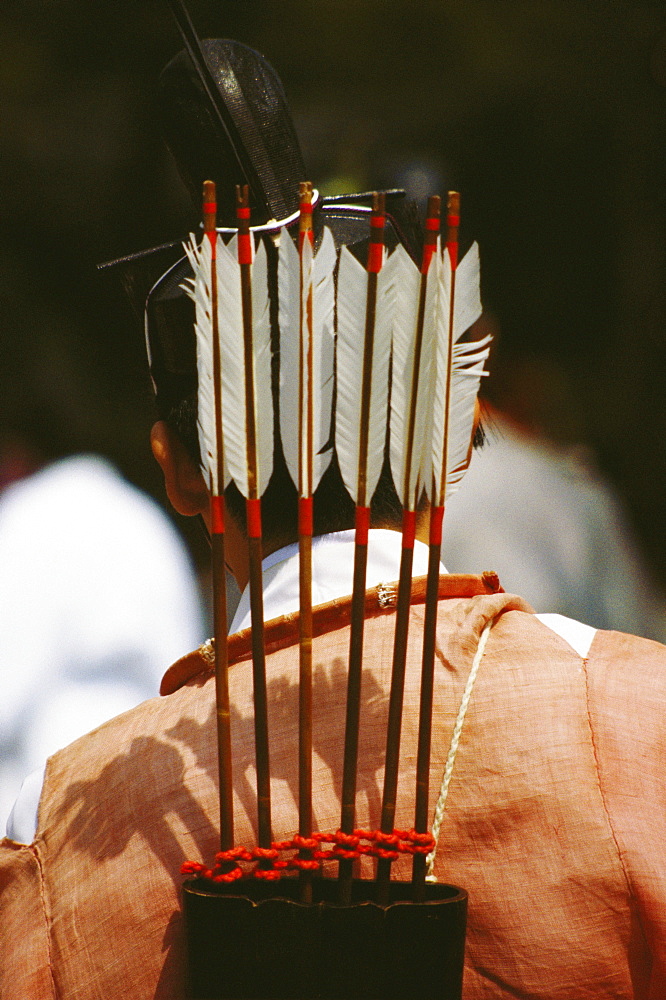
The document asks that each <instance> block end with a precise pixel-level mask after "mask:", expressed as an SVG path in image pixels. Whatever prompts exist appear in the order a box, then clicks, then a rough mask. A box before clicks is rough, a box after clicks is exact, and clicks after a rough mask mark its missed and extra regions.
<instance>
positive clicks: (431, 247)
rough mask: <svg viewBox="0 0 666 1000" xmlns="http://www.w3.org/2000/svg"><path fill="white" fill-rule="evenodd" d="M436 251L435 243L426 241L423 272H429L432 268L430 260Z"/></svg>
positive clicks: (422, 265)
mask: <svg viewBox="0 0 666 1000" xmlns="http://www.w3.org/2000/svg"><path fill="white" fill-rule="evenodd" d="M434 252H435V244H434V243H426V244H425V245H424V247H423V263H422V264H421V274H427V273H428V270H429V268H430V261H431V260H432V255H433V254H434Z"/></svg>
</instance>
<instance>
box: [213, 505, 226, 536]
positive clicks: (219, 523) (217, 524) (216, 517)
mask: <svg viewBox="0 0 666 1000" xmlns="http://www.w3.org/2000/svg"><path fill="white" fill-rule="evenodd" d="M210 520H211V525H210V527H211V531H212V533H213V534H214V535H223V534H224V497H211V498H210Z"/></svg>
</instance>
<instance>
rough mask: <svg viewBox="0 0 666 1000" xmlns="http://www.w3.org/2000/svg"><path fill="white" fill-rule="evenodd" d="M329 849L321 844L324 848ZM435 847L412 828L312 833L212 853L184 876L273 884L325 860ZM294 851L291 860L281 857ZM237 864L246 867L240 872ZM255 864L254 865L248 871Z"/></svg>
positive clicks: (189, 864)
mask: <svg viewBox="0 0 666 1000" xmlns="http://www.w3.org/2000/svg"><path fill="white" fill-rule="evenodd" d="M327 844H328V845H330V846H328V847H327V846H325V845H327ZM434 846H435V840H434V837H433V836H432V835H431V834H430V833H417V832H416V830H393V831H392V833H382V831H381V830H354V832H353V833H343V832H342V830H336V831H335V833H313V834H312V836H311V837H301V836H300V835H299V834H296V836H295V837H292V838H291V839H290V840H276V841H273V843H272V844H271V846H270V847H253V848H252V849H251V850H248V849H247V848H245V847H233V848H231V850H229V851H219V852H218V853H217V854H216V855H215V865H214V867H213V868H209V867H208V866H207V865H204V864H201V863H200V862H198V861H186V862H185V863H184V864H183V866H182V868H181V873H182V874H183V875H194V876H196V877H197V878H201V879H205V880H206V881H208V882H212V883H229V882H237V881H239V880H241V879H250V878H258V879H264V880H267V881H274V880H277V879H280V878H284V877H289V876H293V875H294V874H295V873H297V872H298V871H303V870H306V871H317V870H318V869H320V868H321V866H322V863H323V862H324V861H340V860H343V859H349V860H352V861H353V860H355V859H356V858H360V857H372V858H382V859H385V860H387V861H397V859H398V858H399V857H400V855H401V854H429V853H430V851H432V849H433V848H434ZM290 852H292V854H291V857H288V856H285V855H288V854H289V853H290ZM239 862H244V863H245V865H246V867H245V868H241V865H240V863H239ZM252 866H254V867H252Z"/></svg>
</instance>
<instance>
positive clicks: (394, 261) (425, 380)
mask: <svg viewBox="0 0 666 1000" xmlns="http://www.w3.org/2000/svg"><path fill="white" fill-rule="evenodd" d="M434 256H435V255H433V259H434ZM386 270H387V272H388V271H390V273H391V279H392V285H393V296H392V298H393V368H392V375H391V427H390V431H391V448H390V456H391V474H392V476H393V482H394V484H395V488H396V491H397V493H398V496H399V497H400V500H401V502H402V504H403V506H404V507H406V508H407V509H409V510H413V509H414V506H415V504H416V502H417V500H418V497H419V493H420V490H421V487H422V485H423V483H422V480H421V473H422V467H423V455H424V451H425V448H426V436H427V430H428V428H429V427H430V420H429V414H428V409H429V404H430V399H431V393H430V391H429V384H430V380H431V378H432V352H433V339H434V333H435V323H436V303H437V297H438V290H437V282H436V281H433V280H432V278H431V277H430V276H429V278H428V282H427V285H426V303H425V310H424V322H423V333H422V342H421V354H420V360H419V371H418V378H417V380H416V382H415V383H414V379H413V374H414V365H415V348H416V333H417V320H418V308H419V294H420V288H421V272H420V271H419V269H418V268H417V267H416V265H415V264H414V262H413V260H412V259H411V257H410V256H409V254H408V253H407V251H406V250H405V249H404V247H402V246H398V247H397V248H396V250H395V251H394V252H393V254H392V255H391V257H390V259H389V262H388V264H387V265H386ZM431 270H432V264H431ZM414 391H415V392H416V408H415V420H414V427H413V435H412V442H411V459H410V460H409V463H408V446H409V441H408V437H409V421H410V413H411V411H412V403H413V400H412V396H413V393H414Z"/></svg>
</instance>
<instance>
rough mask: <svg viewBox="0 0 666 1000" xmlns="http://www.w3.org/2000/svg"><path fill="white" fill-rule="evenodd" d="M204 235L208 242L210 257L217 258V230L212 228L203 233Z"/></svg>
mask: <svg viewBox="0 0 666 1000" xmlns="http://www.w3.org/2000/svg"><path fill="white" fill-rule="evenodd" d="M204 236H207V237H208V242H209V243H210V250H211V259H212V260H216V259H217V232H216V231H215V230H214V229H213V230H212V231H211V232H209V233H204Z"/></svg>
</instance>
